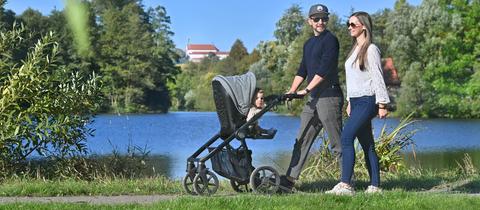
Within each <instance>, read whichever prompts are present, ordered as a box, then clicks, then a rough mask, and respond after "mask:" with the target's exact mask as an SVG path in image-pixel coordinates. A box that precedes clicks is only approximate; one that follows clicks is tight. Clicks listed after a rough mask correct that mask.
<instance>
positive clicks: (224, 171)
mask: <svg viewBox="0 0 480 210" xmlns="http://www.w3.org/2000/svg"><path fill="white" fill-rule="evenodd" d="M214 149H215V147H209V148H208V150H209V151H212V150H214ZM211 161H212V169H213V171H215V172H216V173H217V174H219V175H221V176H223V177H225V178H228V179H234V180H236V181H238V182H240V183H243V182H245V183H248V180H249V179H250V174H251V173H252V171H253V170H254V169H255V168H254V167H253V166H252V150H249V149H244V148H238V149H232V148H223V149H222V150H220V151H219V152H217V153H215V155H213V156H212V158H211Z"/></svg>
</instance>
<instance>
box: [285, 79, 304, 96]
mask: <svg viewBox="0 0 480 210" xmlns="http://www.w3.org/2000/svg"><path fill="white" fill-rule="evenodd" d="M303 80H305V78H303V77H301V76H298V75H297V76H295V78H294V79H293V82H292V85H291V86H290V90H289V91H288V92H287V93H295V92H296V91H297V89H298V87H299V86H300V84H302V82H303Z"/></svg>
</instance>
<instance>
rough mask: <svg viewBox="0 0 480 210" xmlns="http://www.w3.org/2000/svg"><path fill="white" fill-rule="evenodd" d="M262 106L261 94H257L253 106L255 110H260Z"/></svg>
mask: <svg viewBox="0 0 480 210" xmlns="http://www.w3.org/2000/svg"><path fill="white" fill-rule="evenodd" d="M263 105H264V102H263V93H257V98H256V99H255V106H256V107H257V108H262V107H263Z"/></svg>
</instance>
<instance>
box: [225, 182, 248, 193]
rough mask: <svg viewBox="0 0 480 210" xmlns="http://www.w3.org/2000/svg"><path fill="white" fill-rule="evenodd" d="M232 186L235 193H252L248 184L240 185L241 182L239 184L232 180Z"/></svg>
mask: <svg viewBox="0 0 480 210" xmlns="http://www.w3.org/2000/svg"><path fill="white" fill-rule="evenodd" d="M230 185H232V188H233V190H235V192H239V193H244V192H251V191H252V189H250V187H248V183H245V184H240V183H239V182H237V181H235V180H233V179H230Z"/></svg>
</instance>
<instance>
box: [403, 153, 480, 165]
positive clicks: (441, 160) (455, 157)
mask: <svg viewBox="0 0 480 210" xmlns="http://www.w3.org/2000/svg"><path fill="white" fill-rule="evenodd" d="M465 154H468V155H469V156H470V158H471V159H472V162H473V165H474V166H475V167H476V168H480V161H479V160H480V150H453V151H429V152H420V153H416V154H415V155H414V153H412V152H408V153H405V154H404V155H403V157H404V159H405V162H406V165H407V166H409V167H416V168H423V169H431V170H439V169H457V168H459V165H462V166H463V165H464V162H463V160H464V158H465Z"/></svg>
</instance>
